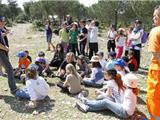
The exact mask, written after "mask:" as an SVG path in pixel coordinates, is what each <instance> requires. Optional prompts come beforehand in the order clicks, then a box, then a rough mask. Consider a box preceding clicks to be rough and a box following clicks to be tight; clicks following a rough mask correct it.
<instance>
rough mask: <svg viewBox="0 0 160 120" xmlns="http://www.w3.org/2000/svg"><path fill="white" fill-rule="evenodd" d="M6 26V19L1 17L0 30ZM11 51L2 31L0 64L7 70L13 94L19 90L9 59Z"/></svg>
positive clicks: (0, 36) (0, 35) (0, 37)
mask: <svg viewBox="0 0 160 120" xmlns="http://www.w3.org/2000/svg"><path fill="white" fill-rule="evenodd" d="M4 26H5V19H4V17H2V16H0V29H1V28H4ZM8 51H9V49H8V47H7V43H6V41H5V40H4V36H3V33H2V31H0V64H1V65H2V66H3V67H4V68H5V70H6V72H7V74H8V84H9V88H10V90H11V93H12V94H15V92H16V91H17V90H18V89H17V86H16V82H15V79H14V75H13V68H12V65H11V63H10V61H9V59H8V57H7V53H8Z"/></svg>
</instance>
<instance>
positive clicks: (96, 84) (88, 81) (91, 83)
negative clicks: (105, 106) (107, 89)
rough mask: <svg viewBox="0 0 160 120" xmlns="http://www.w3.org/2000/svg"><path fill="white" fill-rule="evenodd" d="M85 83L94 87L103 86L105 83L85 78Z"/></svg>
mask: <svg viewBox="0 0 160 120" xmlns="http://www.w3.org/2000/svg"><path fill="white" fill-rule="evenodd" d="M83 83H84V84H85V85H87V86H92V87H102V86H103V84H98V83H95V82H93V81H91V80H83Z"/></svg>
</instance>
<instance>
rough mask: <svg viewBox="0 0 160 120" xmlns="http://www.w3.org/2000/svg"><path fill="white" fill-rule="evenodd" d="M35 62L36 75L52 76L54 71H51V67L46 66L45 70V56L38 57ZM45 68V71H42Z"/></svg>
mask: <svg viewBox="0 0 160 120" xmlns="http://www.w3.org/2000/svg"><path fill="white" fill-rule="evenodd" d="M35 64H36V65H37V66H38V70H37V71H38V75H39V76H46V77H47V76H48V77H54V73H53V72H52V71H51V69H50V68H49V67H48V69H47V70H45V68H46V60H45V58H42V57H38V58H36V60H35ZM44 70H45V72H43V71H44Z"/></svg>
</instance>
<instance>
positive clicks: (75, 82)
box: [57, 64, 82, 94]
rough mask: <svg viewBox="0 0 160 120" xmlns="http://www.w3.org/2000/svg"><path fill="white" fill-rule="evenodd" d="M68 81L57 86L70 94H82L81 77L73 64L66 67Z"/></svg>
mask: <svg viewBox="0 0 160 120" xmlns="http://www.w3.org/2000/svg"><path fill="white" fill-rule="evenodd" d="M66 74H67V76H66V80H65V82H64V83H63V82H60V83H58V84H57V86H58V87H60V88H61V89H62V90H63V91H64V92H67V93H69V94H78V93H80V92H81V80H82V78H81V76H80V75H79V74H78V73H77V71H76V69H75V67H74V66H73V65H72V64H67V66H66Z"/></svg>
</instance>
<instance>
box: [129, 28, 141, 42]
mask: <svg viewBox="0 0 160 120" xmlns="http://www.w3.org/2000/svg"><path fill="white" fill-rule="evenodd" d="M143 32H144V30H143V29H141V30H139V31H138V32H137V33H135V32H134V30H133V31H132V33H131V35H130V38H131V40H132V39H133V40H132V45H137V44H141V39H142V36H143ZM139 36H140V37H139ZM137 37H139V39H134V38H137Z"/></svg>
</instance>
